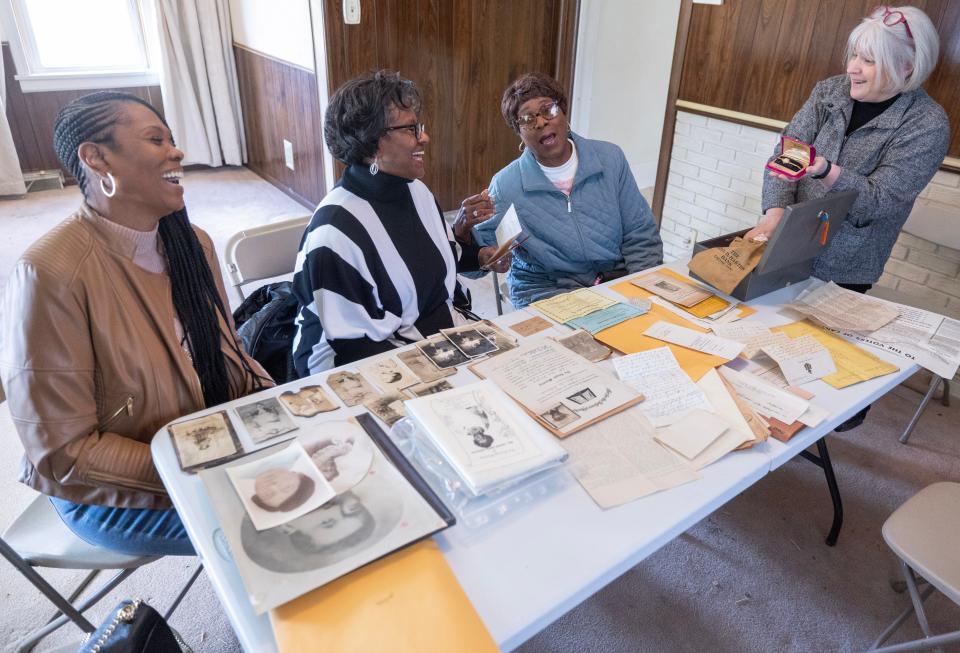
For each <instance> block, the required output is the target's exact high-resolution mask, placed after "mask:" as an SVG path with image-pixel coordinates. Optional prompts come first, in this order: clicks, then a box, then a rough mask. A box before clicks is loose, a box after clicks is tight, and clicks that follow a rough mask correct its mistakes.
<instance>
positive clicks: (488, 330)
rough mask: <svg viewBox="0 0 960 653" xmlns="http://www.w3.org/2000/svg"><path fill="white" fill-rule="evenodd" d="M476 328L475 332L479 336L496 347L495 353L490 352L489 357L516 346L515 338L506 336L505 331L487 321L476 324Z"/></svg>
mask: <svg viewBox="0 0 960 653" xmlns="http://www.w3.org/2000/svg"><path fill="white" fill-rule="evenodd" d="M476 327H477V331H479V332H480V335H482V336H483V337H484V338H486V339H487V340H489V341H490V342H492V343H493V344H495V345H496V346H497V351H495V352H492V353H491V355H495V354H499V353H501V352H505V351H510V350H511V349H513V348H515V347H516V346H517V339H516V338H514V337H513V336H510V335H508V334H507V332H506V331H504V330H502V329H501V328H500V327H498V326H497V325H495V324H494V323H493V322H490V321H489V320H482V321H480V322H477V324H476Z"/></svg>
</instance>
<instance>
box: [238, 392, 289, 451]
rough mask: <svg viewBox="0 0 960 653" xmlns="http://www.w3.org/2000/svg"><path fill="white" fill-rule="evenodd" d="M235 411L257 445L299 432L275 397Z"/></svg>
mask: <svg viewBox="0 0 960 653" xmlns="http://www.w3.org/2000/svg"><path fill="white" fill-rule="evenodd" d="M234 410H236V412H237V416H238V417H239V418H240V421H241V422H243V426H244V428H246V429H247V434H248V435H249V436H250V439H251V440H253V441H254V442H257V443H259V442H264V441H266V440H269V439H271V438H275V437H277V436H279V435H283V434H284V433H290V432H291V431H295V430H297V425H296V424H294V423H293V420H292V419H290V416H289V415H288V414H287V411H286V410H284V408H283V406H281V405H280V402H279V401H277V400H276V399H275V398H273V397H270V398H269V399H261V400H260V401H255V402H253V403H250V404H245V405H243V406H237V407H236V408H235V409H234Z"/></svg>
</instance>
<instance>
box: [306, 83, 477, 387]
mask: <svg viewBox="0 0 960 653" xmlns="http://www.w3.org/2000/svg"><path fill="white" fill-rule="evenodd" d="M420 107H421V98H420V92H419V90H418V89H417V87H416V86H415V85H414V83H413V82H411V81H410V80H407V79H404V78H402V77H400V75H399V74H398V73H393V72H389V71H378V72H376V73H372V74H369V75H366V76H363V77H359V78H356V79H353V80H351V81H349V82H347V83H346V84H344V85H343V86H342V87H340V88H339V89H338V90H337V92H336V93H334V95H333V97H332V98H331V101H330V106H329V109H328V111H327V115H326V118H325V121H324V139H325V140H326V143H327V147H328V148H329V149H330V152H331V154H333V156H334V157H336V158H337V159H338V160H340V161H342V162H343V163H345V164H347V166H348V167H347V169H346V170H345V171H344V174H343V177H342V178H341V180H340V182H339V183H338V184H337V186H336V187H335V188H334V189H333V190H332V191H331V192H330V193H329V194H327V196H326V197H325V198H324V199H323V201H322V202H321V203H320V206H319V207H318V208H317V210H316V212H315V213H314V215H313V218H312V219H311V221H310V224H309V225H308V227H307V230H306V233H305V234H304V237H303V241H302V242H301V244H300V251H299V253H298V254H297V262H296V268H295V273H294V281H293V287H294V293H295V294H296V296H297V299H298V301H299V304H300V306H299V311H298V315H297V335H296V337H295V338H294V342H293V356H294V362H295V363H296V367H297V372H298V374H299V375H300V376H306V375H308V374H314V373H316V372H320V371H323V370H328V369H330V368H333V367H336V366H338V365H343V364H345V363H350V362H352V361H356V360H359V359H361V358H366V357H367V356H371V355H374V354H378V353H381V352H384V351H388V350H390V349H392V348H394V347H398V346H402V345H404V344H406V343H408V342H413V341H416V340H420V339H422V338H424V337H426V336H429V335H432V334H434V333H436V332H437V331H439V330H440V329H442V328H446V327H451V326H454V325H455V324H457V323H458V322H459V321H461V320H460V317H459V313H458V312H457V310H456V308H455V307H457V306H460V307H464V306H467V300H466V297H465V295H464V293H463V290H462V288H461V287H460V285H459V283H458V282H457V272H466V271H473V270H477V269H479V262H478V256H482V255H484V254H487V253H488V252H484V251H482V250H481V249H480V248H478V247H477V246H476V245H473V244H472V243H470V242H463V243H461V242H457V240H456V239H455V238H454V235H453V232H452V231H451V229H450V228H449V227H448V226H447V224H446V222H445V221H444V219H443V214H442V212H441V211H440V207H439V205H438V204H437V201H436V199H434V196H433V193H431V192H430V190H429V189H428V188H427V187H426V185H425V184H424V183H423V182H422V181H420V179H421V178H422V177H423V176H424V173H425V169H424V164H423V156H424V146H425V145H426V144H427V143H429V141H430V138H429V136H428V135H427V132H426V131H425V129H424V126H423V124H422V123H421V122H420V119H419V113H420ZM487 249H489V250H493V249H494V248H487Z"/></svg>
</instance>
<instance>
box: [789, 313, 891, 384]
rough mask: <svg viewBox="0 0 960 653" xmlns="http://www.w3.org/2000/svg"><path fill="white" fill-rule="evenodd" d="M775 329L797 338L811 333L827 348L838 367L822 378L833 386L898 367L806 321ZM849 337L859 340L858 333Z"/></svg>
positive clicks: (870, 377)
mask: <svg viewBox="0 0 960 653" xmlns="http://www.w3.org/2000/svg"><path fill="white" fill-rule="evenodd" d="M774 331H779V332H781V333H784V334H786V335H788V336H790V337H791V338H799V337H800V336H804V335H809V336H813V337H814V338H816V339H817V341H819V342H820V344H821V345H823V346H824V347H826V348H827V349H828V350H830V357H831V358H832V359H833V362H834V364H835V365H836V366H837V371H836V372H835V373H834V374H828V375H827V376H825V377H823V380H824V382H826V383H828V384H830V385H831V386H833V387H834V388H838V389H839V388H846V387H847V386H849V385H853V384H855V383H860V382H861V381H869V380H870V379H873V378H876V377H878V376H883V375H885V374H890V373H891V372H896V371H898V370H899V369H900V368H899V367H897V366H896V365H894V364H892V363H888V362H886V361H884V360H882V359H880V358H877V357H876V356H874V355H873V354H871V353H870V352H868V351H865V350H864V349H862V348H860V347H858V346H856V345H855V344H853V343H850V342H847V341H846V340H844V339H843V338H840V337H839V336H835V335H833V334H832V333H829V332H827V331H825V330H823V329H821V328H820V327H818V326H816V325H814V324H810V323H809V322H806V321H803V322H793V323H791V324H785V325H783V326H779V327H774ZM851 337H853V338H854V339H855V340H857V341H858V342H860V341H861V336H858V335H857V334H853V333H852V332H851ZM865 344H866V343H865Z"/></svg>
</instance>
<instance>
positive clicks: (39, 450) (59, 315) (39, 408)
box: [0, 262, 166, 494]
mask: <svg viewBox="0 0 960 653" xmlns="http://www.w3.org/2000/svg"><path fill="white" fill-rule="evenodd" d="M76 293H77V291H75V289H74V288H73V287H72V286H71V284H70V280H69V279H56V280H52V279H50V278H49V277H48V275H46V274H44V271H43V270H39V269H38V268H37V267H35V266H33V265H31V264H29V263H24V262H21V263H20V264H18V266H17V267H16V269H15V270H14V272H13V275H12V277H11V280H10V283H9V284H8V286H7V292H6V293H5V307H4V311H5V314H6V315H16V316H18V318H19V319H13V320H4V332H3V343H4V345H3V354H2V361H0V370H2V375H3V385H4V387H5V388H6V390H7V393H8V395H9V405H10V415H11V417H12V418H13V422H14V425H15V427H16V429H17V433H18V435H19V436H20V440H21V442H22V443H23V447H24V453H25V455H26V457H27V459H28V460H29V461H30V462H31V463H32V464H33V466H34V467H35V468H36V469H37V472H38V473H39V474H41V475H42V476H46V477H47V478H50V479H52V480H54V481H56V482H57V483H59V484H61V485H71V484H83V485H111V486H116V487H122V488H131V489H136V490H140V491H145V492H151V493H155V494H166V493H165V491H164V489H163V484H162V483H161V482H160V478H159V476H158V475H157V471H156V469H155V468H154V466H153V462H152V460H151V457H150V447H149V445H148V444H146V443H143V442H139V441H138V440H135V439H132V438H128V437H123V436H122V435H119V434H115V433H100V432H99V431H98V430H97V425H98V417H97V399H96V388H95V381H94V378H95V361H94V353H93V350H92V348H91V346H90V335H89V331H88V330H89V317H88V316H87V314H86V312H85V308H84V301H83V298H82V296H78V294H76Z"/></svg>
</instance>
